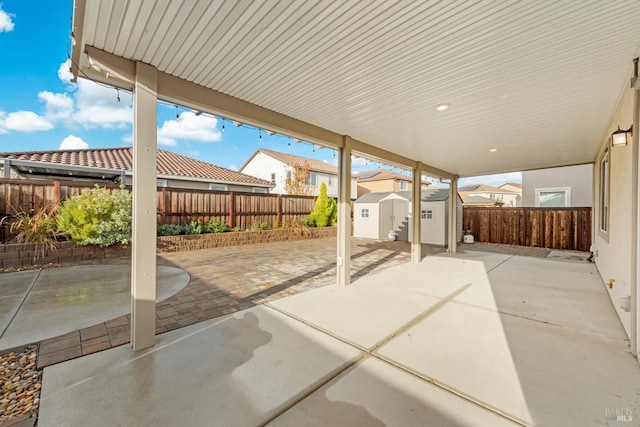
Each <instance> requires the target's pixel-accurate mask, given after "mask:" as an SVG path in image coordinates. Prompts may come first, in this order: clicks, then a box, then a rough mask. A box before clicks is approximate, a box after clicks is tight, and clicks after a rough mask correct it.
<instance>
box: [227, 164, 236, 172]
mask: <svg viewBox="0 0 640 427" xmlns="http://www.w3.org/2000/svg"><path fill="white" fill-rule="evenodd" d="M229 169H231V170H232V171H237V170H238V165H231V166H229Z"/></svg>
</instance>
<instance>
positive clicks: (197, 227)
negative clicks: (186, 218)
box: [182, 221, 203, 234]
mask: <svg viewBox="0 0 640 427" xmlns="http://www.w3.org/2000/svg"><path fill="white" fill-rule="evenodd" d="M182 229H183V230H184V234H202V232H203V226H202V221H191V222H190V223H188V224H185V225H183V226H182Z"/></svg>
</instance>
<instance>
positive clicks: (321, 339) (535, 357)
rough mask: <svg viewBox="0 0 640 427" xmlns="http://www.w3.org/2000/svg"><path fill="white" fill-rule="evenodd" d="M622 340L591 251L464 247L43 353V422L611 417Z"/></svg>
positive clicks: (632, 369) (551, 422) (570, 421)
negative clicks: (113, 340) (73, 352)
mask: <svg viewBox="0 0 640 427" xmlns="http://www.w3.org/2000/svg"><path fill="white" fill-rule="evenodd" d="M625 338H626V335H625V333H624V331H623V330H622V327H621V325H620V323H619V321H618V320H617V318H616V314H615V312H614V310H613V307H612V306H611V303H610V302H609V299H608V296H607V294H606V291H605V290H604V287H603V284H602V281H601V279H600V277H599V275H598V273H597V271H596V269H595V266H594V265H593V264H589V263H585V262H584V261H573V260H571V259H537V258H530V257H521V256H513V255H505V254H492V253H481V252H473V251H468V250H467V251H465V253H463V254H459V255H455V256H452V255H447V256H433V257H427V258H425V259H424V260H423V261H422V262H421V263H420V264H409V263H407V264H401V265H396V266H393V267H390V268H387V269H384V270H381V271H378V272H373V273H371V274H367V275H364V276H362V277H361V278H360V279H359V280H357V281H356V282H355V283H354V284H353V285H352V286H349V287H338V286H335V285H329V286H324V287H321V288H318V289H315V290H310V291H308V292H304V293H299V294H297V295H293V296H290V297H286V298H282V299H279V300H277V301H271V302H267V303H266V304H264V305H261V306H256V307H251V308H248V309H245V310H241V311H238V312H236V313H233V314H230V315H227V316H224V317H220V318H217V319H212V320H209V321H206V322H201V323H198V324H194V325H191V326H188V327H185V328H181V329H177V330H173V331H170V332H167V333H164V334H162V335H159V336H158V342H157V345H156V346H155V347H154V348H152V349H148V350H146V351H141V352H138V353H133V352H132V351H131V349H130V348H128V347H126V346H123V347H119V348H114V349H111V350H107V351H103V352H99V353H95V354H92V355H89V356H86V357H82V358H79V359H75V360H71V361H68V362H65V363H60V364H57V365H54V366H50V367H47V368H45V370H44V379H43V389H42V401H41V409H40V417H39V424H38V425H39V426H59V425H71V426H75V425H106V424H108V425H137V426H172V425H220V426H228V425H239V426H245V425H246V426H253V425H274V426H299V425H305V426H308V425H311V426H313V425H318V426H321V425H349V426H358V425H361V426H376V425H390V426H392V425H397V426H414V425H415V426H424V425H434V426H436V425H437V426H448V425H450V426H474V425H477V426H500V425H540V426H555V425H562V426H574V425H575V426H586V425H614V424H616V421H615V420H616V417H615V413H616V412H615V411H616V410H622V411H627V412H626V413H631V414H633V416H634V420H636V419H637V417H638V416H640V396H639V395H638V384H640V368H639V367H638V363H637V361H636V360H635V359H634V358H633V357H632V356H631V355H630V354H629V352H628V350H627V346H626V344H625V341H624V340H625Z"/></svg>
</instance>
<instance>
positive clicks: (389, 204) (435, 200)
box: [353, 188, 462, 246]
mask: <svg viewBox="0 0 640 427" xmlns="http://www.w3.org/2000/svg"><path fill="white" fill-rule="evenodd" d="M448 199H449V190H448V189H446V188H436V189H430V190H424V191H422V197H421V203H420V205H421V206H420V215H421V230H420V242H421V243H427V244H431V245H441V246H446V244H447V231H448V230H447V227H448V224H449V222H448V214H449V204H448V203H447V200H448ZM456 211H457V212H456V214H457V216H458V233H457V236H458V241H459V240H460V239H461V238H462V200H461V199H460V197H459V196H458V201H457V209H456ZM392 230H393V231H395V232H396V233H397V235H398V240H402V241H409V240H410V236H411V192H410V191H399V192H385V193H367V194H365V195H363V196H362V197H360V198H358V199H357V200H356V201H355V202H354V204H353V235H354V237H364V238H369V239H378V240H386V239H387V236H388V234H389V232H390V231H392Z"/></svg>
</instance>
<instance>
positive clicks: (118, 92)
mask: <svg viewBox="0 0 640 427" xmlns="http://www.w3.org/2000/svg"><path fill="white" fill-rule="evenodd" d="M116 101H118V102H120V89H118V88H116Z"/></svg>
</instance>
